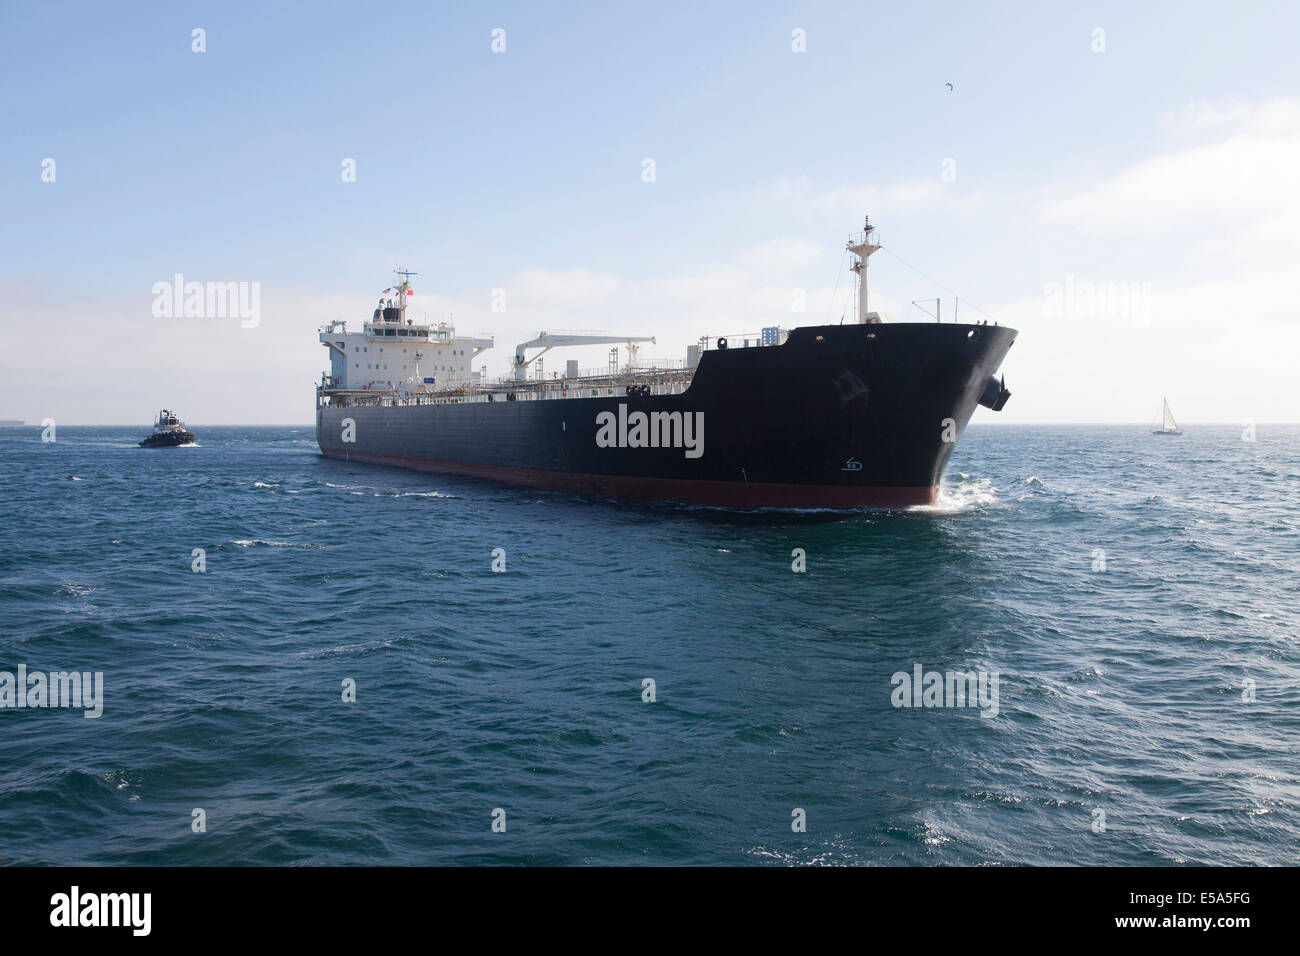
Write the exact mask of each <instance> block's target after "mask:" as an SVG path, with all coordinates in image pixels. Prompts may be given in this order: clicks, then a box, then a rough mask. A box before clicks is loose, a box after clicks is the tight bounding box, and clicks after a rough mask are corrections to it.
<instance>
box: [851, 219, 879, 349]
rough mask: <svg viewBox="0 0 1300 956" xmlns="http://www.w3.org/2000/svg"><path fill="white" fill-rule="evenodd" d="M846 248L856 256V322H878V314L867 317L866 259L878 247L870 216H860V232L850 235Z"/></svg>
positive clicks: (854, 264) (874, 228)
mask: <svg viewBox="0 0 1300 956" xmlns="http://www.w3.org/2000/svg"><path fill="white" fill-rule="evenodd" d="M846 248H847V249H848V250H849V252H851V253H853V254H854V255H855V256H857V261H855V262H854V263H853V271H854V272H856V273H857V274H858V323H859V324H860V325H866V324H867V323H868V322H879V321H880V318H879V316H877V317H876V318H874V319H871V318H868V316H869V315H871V313H870V312H868V311H867V259H868V257H870V255H871V254H872V253H873V252H876V251H878V250H879V249H880V242H879V241H878V240H877V238H876V227H875V226H873V225H872V224H871V217H870V216H863V217H862V232H861V233H860V234H855V235H853V236H850V237H849V241H848V245H847V247H846Z"/></svg>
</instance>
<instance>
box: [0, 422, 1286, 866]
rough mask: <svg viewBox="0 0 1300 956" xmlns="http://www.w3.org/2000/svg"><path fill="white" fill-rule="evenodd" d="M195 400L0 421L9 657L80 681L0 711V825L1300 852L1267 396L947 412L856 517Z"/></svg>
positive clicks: (687, 850) (1280, 449) (240, 852)
mask: <svg viewBox="0 0 1300 956" xmlns="http://www.w3.org/2000/svg"><path fill="white" fill-rule="evenodd" d="M196 430H197V431H198V433H199V444H198V445H197V446H196V447H193V448H185V449H171V450H162V451H145V450H140V449H137V448H135V447H134V443H135V441H136V440H137V439H138V438H139V437H140V436H141V435H142V434H143V431H142V430H141V429H134V430H131V429H117V428H68V427H65V428H61V429H60V430H59V431H58V435H57V437H58V440H57V442H55V443H53V444H49V443H42V442H41V440H40V432H39V430H38V429H32V428H27V429H4V430H0V481H3V489H4V492H3V527H2V528H0V621H3V628H2V629H0V671H10V672H14V671H16V669H17V667H18V665H19V664H25V665H26V666H27V668H28V669H29V670H32V671H36V670H40V671H60V670H69V669H76V670H82V671H102V672H103V675H104V678H103V679H104V688H105V689H104V701H103V715H102V717H100V718H98V719H86V718H84V717H83V716H82V712H81V711H80V710H66V709H52V708H45V709H23V710H18V709H12V708H9V709H0V858H2V859H3V861H4V862H7V863H29V862H52V863H174V864H216V863H268V864H292V863H320V864H340V863H656V864H657V863H688V864H701V863H729V864H735V863H740V864H744V863H755V864H767V863H794V864H802V863H865V864H1013V863H1059V862H1065V863H1080V864H1173V863H1207V864H1210V863H1213V864H1284V863H1292V864H1293V863H1295V862H1296V861H1297V859H1300V814H1298V812H1297V800H1298V799H1300V708H1298V707H1297V703H1300V692H1298V689H1297V681H1298V679H1300V667H1298V666H1297V662H1298V660H1300V645H1298V644H1297V639H1298V637H1300V627H1298V626H1297V625H1298V623H1300V621H1298V617H1300V616H1298V615H1297V613H1296V606H1297V594H1298V591H1300V574H1298V573H1297V572H1298V571H1300V506H1298V502H1300V429H1298V428H1296V427H1292V426H1286V427H1281V426H1278V427H1273V426H1261V427H1260V429H1259V433H1258V440H1257V441H1256V442H1253V443H1251V442H1245V441H1242V440H1241V433H1240V429H1238V428H1235V427H1234V428H1229V427H1223V426H1205V427H1196V426H1190V427H1187V434H1186V435H1185V436H1183V437H1182V438H1175V439H1169V438H1155V437H1153V436H1151V435H1150V434H1149V432H1148V430H1147V429H1143V428H1137V427H1134V428H1127V427H1008V426H983V427H981V426H973V427H972V428H970V429H969V431H968V432H967V434H966V435H965V437H964V438H963V441H962V443H961V444H960V445H959V447H958V449H957V452H956V455H955V457H954V459H953V462H952V466H951V468H950V470H949V480H948V487H947V491H946V494H945V503H944V505H943V507H941V508H939V509H935V510H922V511H914V512H910V513H905V514H885V513H860V514H849V515H832V514H812V515H809V514H780V513H776V514H773V513H767V514H728V513H725V512H716V511H709V510H704V509H698V508H686V507H671V506H662V505H661V506H633V505H626V504H616V503H611V502H606V501H595V500H586V499H580V498H574V497H569V496H565V495H558V494H542V493H536V492H523V491H519V490H512V489H508V488H501V487H498V486H495V485H492V484H488V483H482V482H478V481H473V480H468V479H452V478H441V477H433V476H426V475H419V474H414V473H407V472H403V471H398V470H392V469H387V468H383V467H377V466H364V465H350V464H346V463H340V462H333V461H326V460H324V459H322V458H320V457H319V456H318V454H317V451H316V446H315V443H314V440H313V436H312V433H311V431H310V430H309V429H304V428H216V427H211V428H204V427H199V428H197V429H196ZM195 548H202V549H205V552H206V571H205V572H203V573H195V572H194V571H193V570H192V569H191V564H192V561H193V558H192V549H195ZM494 548H503V549H505V555H506V571H505V572H504V573H494V572H493V571H492V570H491V564H492V551H493V549H494ZM794 548H803V549H805V551H806V553H807V571H806V573H793V572H792V571H791V561H792V558H791V551H792V549H794ZM1097 549H1103V550H1104V552H1105V554H1104V562H1105V566H1104V569H1099V570H1094V569H1093V568H1094V564H1096V563H1097V562H1098V558H1099V555H1098V553H1097ZM1099 567H1100V566H1099ZM915 664H921V665H922V666H923V668H924V669H927V670H928V669H938V670H976V671H987V672H996V673H998V674H999V675H1000V685H999V688H1000V690H999V707H998V714H997V716H996V717H992V718H984V717H981V716H980V711H979V710H978V709H977V708H970V707H967V708H959V707H948V708H939V707H936V708H920V709H905V708H895V707H894V706H892V704H891V693H892V692H893V690H894V686H893V684H892V683H891V675H893V674H894V673H895V672H898V671H907V672H911V670H912V668H913V666H914V665H915ZM644 678H652V679H653V680H654V681H655V682H656V688H655V689H656V695H657V699H656V700H655V702H653V703H646V702H643V700H642V681H643V679H644ZM349 679H350V680H353V681H355V682H356V700H355V702H344V701H343V699H342V694H343V690H342V687H343V682H344V681H345V680H349ZM1247 680H1251V681H1254V688H1255V691H1254V697H1255V699H1254V700H1253V701H1250V700H1246V699H1243V697H1249V696H1250V695H1249V693H1248V692H1247V689H1246V685H1245V684H1244V683H1243V682H1245V681H1247ZM196 808H202V809H203V811H204V812H205V814H206V832H202V833H196V832H193V829H192V827H191V821H192V813H193V811H194V810H195V809H196ZM495 808H502V809H503V810H504V811H505V821H506V830H505V832H504V833H494V832H493V831H492V814H493V810H494V809H495ZM796 808H800V809H802V810H803V811H804V812H805V814H806V820H807V830H806V832H802V833H799V832H794V831H793V830H792V827H791V821H792V812H793V811H794V810H795V809H796ZM1099 810H1100V811H1103V812H1104V814H1105V819H1104V824H1105V826H1104V830H1101V829H1100V825H1099V816H1098V814H1097V813H1096V811H1099ZM1099 831H1100V832H1099Z"/></svg>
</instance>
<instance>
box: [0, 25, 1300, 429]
mask: <svg viewBox="0 0 1300 956" xmlns="http://www.w3.org/2000/svg"><path fill="white" fill-rule="evenodd" d="M196 30H198V31H202V32H201V33H199V34H197V35H196V33H195V31H196ZM1297 35H1300V5H1298V4H1294V3H1245V4H1239V5H1231V6H1225V5H1223V4H1209V3H1195V2H1179V3H1149V4H1147V3H1144V4H1140V5H1134V4H1130V3H1091V2H1090V3H1085V4H1068V5H1067V4H1041V3H1033V2H1027V3H996V4H994V3H990V4H981V5H977V4H967V3H951V4H944V3H938V4H894V3H891V4H876V3H845V2H839V3H791V2H785V3H775V2H761V0H758V2H744V3H739V2H737V3H726V2H710V3H707V4H701V3H677V2H660V3H655V4H632V3H613V2H603V3H601V2H598V3H581V2H564V3H559V2H555V3H543V2H531V3H519V4H493V3H475V4H465V3H433V2H424V3H381V2H376V3H369V4H357V3H351V2H349V3H340V2H329V0H326V2H320V3H314V4H310V5H305V4H304V5H293V4H288V3H240V2H227V3H147V2H141V3H132V4H99V3H64V2H27V0H2V2H0V105H2V106H3V127H2V128H3V139H2V140H0V224H2V225H0V418H20V419H25V420H26V421H28V422H33V423H34V422H40V421H41V420H43V419H45V418H53V419H55V420H56V421H57V422H58V423H59V424H140V425H142V426H143V425H145V424H147V423H149V422H151V421H152V418H153V415H154V413H155V412H156V410H157V409H158V408H159V407H161V406H167V407H170V408H175V409H177V410H178V411H179V412H181V414H182V415H183V416H184V417H185V418H186V420H187V421H189V422H190V423H193V424H196V425H199V424H203V423H210V424H218V423H220V424H234V423H247V424H291V423H303V424H306V423H309V422H311V421H312V420H313V407H314V395H313V386H314V384H315V383H316V382H317V381H318V380H319V377H320V374H321V372H322V371H323V370H324V369H325V368H326V367H327V365H328V360H327V353H326V351H325V349H324V348H323V347H322V346H321V345H320V343H319V341H318V339H317V330H318V328H319V326H321V325H322V324H324V323H326V322H329V321H332V320H335V319H345V320H347V321H348V323H349V328H353V329H355V328H359V326H360V323H361V322H362V321H364V320H365V319H367V318H368V317H369V314H370V311H371V310H372V309H373V307H374V303H375V301H376V299H377V297H378V294H379V292H380V291H381V290H382V289H384V288H386V287H389V286H391V285H392V284H393V282H394V277H393V270H394V269H395V268H396V267H398V266H399V265H400V266H405V267H407V268H409V269H411V270H413V271H415V272H417V273H418V275H417V276H416V277H415V278H414V279H413V287H414V289H415V295H414V296H412V297H411V300H410V301H411V305H410V309H411V313H412V314H413V315H414V316H415V317H416V318H423V317H426V316H427V317H428V318H430V319H433V318H438V319H447V318H449V319H450V320H451V321H453V322H454V323H455V325H456V328H457V330H458V332H459V333H460V334H464V335H480V334H484V335H492V336H494V337H495V342H496V345H495V347H494V348H493V349H491V350H490V351H488V352H485V353H484V354H483V356H482V357H481V359H480V361H479V362H478V363H477V365H480V366H481V365H486V366H487V368H488V371H489V374H491V375H492V376H497V375H500V374H503V373H505V371H506V368H507V365H508V362H509V359H510V357H511V355H512V353H513V346H514V345H515V343H518V342H522V341H525V340H527V339H530V338H533V337H534V336H535V335H537V333H538V332H539V331H542V330H546V331H551V332H555V331H562V330H591V331H603V332H608V333H611V334H628V335H653V336H655V337H656V344H655V345H654V346H653V347H648V348H645V349H643V350H642V353H641V355H642V358H643V359H647V358H648V359H661V360H670V359H677V360H680V359H681V358H683V357H684V355H685V347H686V345H687V344H689V343H693V342H695V341H697V340H698V338H699V337H700V336H701V335H706V334H707V335H710V336H715V335H729V336H739V335H742V334H744V333H756V332H757V331H758V330H759V329H760V328H762V327H764V326H770V325H780V326H782V327H785V328H792V327H796V326H801V325H818V324H825V323H827V322H839V321H840V319H841V317H843V316H845V315H848V316H849V317H850V318H851V317H852V314H853V306H852V303H851V301H850V291H851V283H850V282H849V279H850V278H851V274H850V273H848V272H847V271H846V270H845V268H844V265H845V263H844V242H845V240H846V238H847V236H848V234H849V233H850V232H851V231H853V230H855V229H858V228H860V227H861V223H862V217H863V215H864V214H870V216H871V220H872V223H873V224H874V225H875V226H877V228H878V229H879V236H880V239H881V241H882V242H883V244H884V247H885V248H884V249H883V250H882V251H881V252H879V253H877V254H876V255H875V256H873V257H872V259H871V264H870V265H871V302H872V307H873V308H877V309H881V310H883V311H885V312H886V313H887V314H888V316H889V317H890V318H891V319H892V320H894V321H930V320H931V319H930V318H929V317H928V316H927V315H926V314H925V312H923V311H922V310H921V308H920V307H918V306H915V305H913V304H912V303H913V302H914V301H921V302H923V303H924V304H925V307H926V308H928V309H929V310H930V312H931V313H932V312H933V310H934V305H933V300H934V299H935V298H936V297H939V298H940V302H941V310H942V311H941V315H942V319H943V321H952V320H953V317H954V310H955V314H956V318H957V319H958V320H959V321H967V320H970V321H974V320H976V319H978V320H980V321H983V320H984V318H986V317H987V318H990V319H991V320H994V321H998V322H1000V323H1002V324H1006V325H1011V326H1013V327H1015V328H1017V329H1018V330H1020V335H1019V339H1018V341H1017V343H1016V346H1015V347H1014V348H1013V349H1012V351H1011V354H1010V355H1009V357H1008V359H1007V361H1006V363H1005V364H1004V370H1005V372H1006V378H1007V384H1008V387H1010V388H1011V390H1012V393H1013V395H1012V399H1011V401H1010V403H1009V404H1008V405H1007V407H1006V409H1005V410H1004V411H1003V412H1001V413H997V414H995V413H992V412H989V411H988V410H986V409H978V410H977V412H976V415H975V418H974V419H973V420H974V421H975V422H1007V423H1017V422H1020V423H1027V422H1035V423H1068V422H1112V423H1126V422H1132V423H1147V422H1150V421H1152V420H1153V419H1155V418H1156V416H1157V413H1158V411H1159V408H1160V400H1161V397H1162V396H1168V399H1169V402H1170V404H1171V406H1172V407H1173V408H1174V411H1175V414H1176V415H1177V417H1178V419H1179V421H1180V423H1190V422H1234V423H1237V422H1242V421H1246V420H1250V421H1255V422H1260V423H1265V422H1295V421H1300V388H1297V385H1296V382H1297V381H1298V380H1300V376H1298V375H1297V372H1296V366H1297V359H1298V358H1300V309H1298V308H1297V301H1296V297H1295V291H1296V286H1297V282H1296V279H1297V277H1298V276H1300V268H1297V263H1300V228H1298V227H1297V224H1298V223H1300V183H1298V181H1297V179H1298V177H1300V66H1298V65H1297V64H1298V63H1300V58H1297V57H1296V55H1295V51H1294V42H1295V37H1296V36H1297ZM200 47H201V49H198V48H200ZM494 47H495V49H494ZM949 84H951V89H950V88H949ZM648 161H649V162H650V163H652V164H653V166H652V169H653V176H652V177H650V176H649V174H648V170H649V169H650V168H651V167H650V166H648ZM350 170H351V171H354V172H355V175H350ZM178 274H179V275H182V276H184V279H185V281H187V282H189V281H199V282H238V283H247V284H248V285H247V286H245V287H244V288H246V289H249V290H251V289H253V288H254V287H255V288H256V289H257V291H258V302H259V311H258V317H257V321H256V324H253V323H252V322H251V321H243V322H241V321H240V319H239V318H238V317H232V316H213V315H209V316H189V317H186V316H184V315H177V316H165V315H164V316H159V315H157V314H155V313H156V312H157V311H158V308H157V305H156V301H155V300H156V299H157V297H158V296H157V293H156V291H155V290H156V287H157V284H158V283H162V282H172V281H173V278H174V276H176V275H178ZM254 284H256V285H255V286H254ZM955 297H959V301H957V302H955V301H954V299H955ZM800 299H802V300H803V302H804V308H803V311H797V310H796V308H797V303H798V302H799V300H800ZM925 300H930V301H929V302H928V303H926V302H925ZM494 305H495V306H496V308H494ZM502 306H503V308H501V307H502ZM607 351H608V348H607V347H603V346H602V347H595V348H588V349H578V350H571V351H568V352H559V351H557V352H553V353H551V354H550V355H549V356H548V358H547V361H548V366H547V367H548V369H549V368H560V367H561V366H560V363H561V362H562V360H563V359H565V358H576V359H579V361H580V364H581V365H582V366H583V367H588V366H597V365H601V364H603V362H604V356H605V354H606V353H607Z"/></svg>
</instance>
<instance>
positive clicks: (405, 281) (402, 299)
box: [393, 269, 420, 320]
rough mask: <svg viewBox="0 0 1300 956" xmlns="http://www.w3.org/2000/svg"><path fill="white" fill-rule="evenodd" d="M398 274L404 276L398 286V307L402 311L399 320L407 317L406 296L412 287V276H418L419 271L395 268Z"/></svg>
mask: <svg viewBox="0 0 1300 956" xmlns="http://www.w3.org/2000/svg"><path fill="white" fill-rule="evenodd" d="M393 272H395V273H396V274H397V275H399V276H401V277H402V284H401V285H399V286H398V287H397V308H398V309H399V310H401V311H400V314H399V316H398V318H399V320H401V319H405V318H406V296H407V293H408V292H409V291H410V288H411V276H418V275H419V274H420V273H418V272H407V271H406V270H405V269H394V270H393Z"/></svg>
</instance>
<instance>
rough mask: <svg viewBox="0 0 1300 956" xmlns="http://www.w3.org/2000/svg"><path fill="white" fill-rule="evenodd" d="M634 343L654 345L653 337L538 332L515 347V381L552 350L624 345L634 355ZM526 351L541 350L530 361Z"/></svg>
mask: <svg viewBox="0 0 1300 956" xmlns="http://www.w3.org/2000/svg"><path fill="white" fill-rule="evenodd" d="M635 342H649V343H651V344H652V345H653V344H654V336H652V335H651V336H645V335H570V334H568V333H564V332H561V333H559V334H557V335H551V334H549V333H547V332H539V333H538V334H537V338H535V339H532V340H530V341H528V342H521V343H519V344H518V345H516V346H515V361H514V367H515V381H516V382H522V381H524V380H525V379H527V377H528V363H529V362H531V361H535V360H537V359H539V358H541V357H542V356H543V355H545V354H546V353H547V352H549V351H550V350H551V349H554V348H561V347H563V346H567V345H611V344H614V345H617V344H625V345H627V347H628V350H629V351H630V352H632V353H633V354H634V355H635V353H636V347H635V346H634V344H633V343H635ZM528 349H541V351H540V352H538V353H537V354H536V355H534V356H533V357H532V358H531V359H530V358H528V357H527V350H528Z"/></svg>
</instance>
